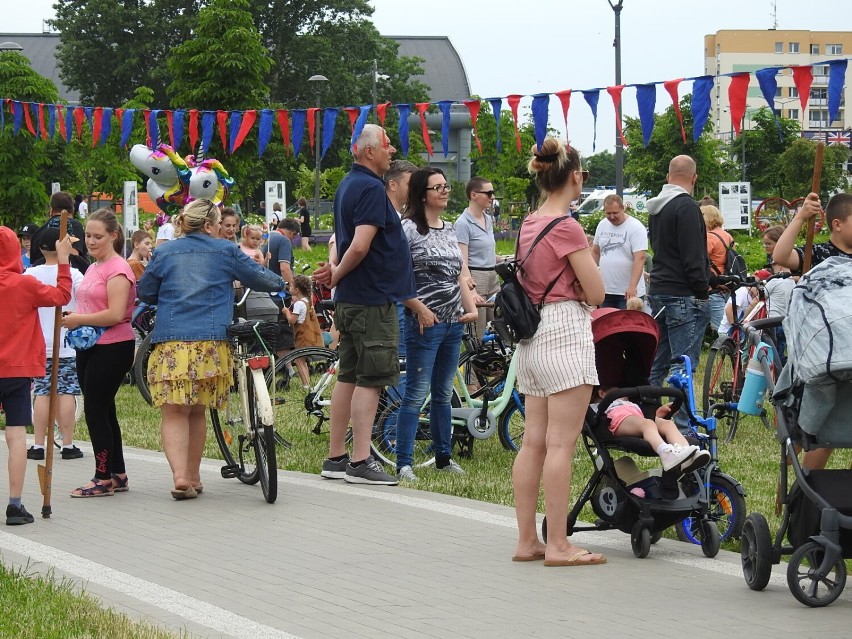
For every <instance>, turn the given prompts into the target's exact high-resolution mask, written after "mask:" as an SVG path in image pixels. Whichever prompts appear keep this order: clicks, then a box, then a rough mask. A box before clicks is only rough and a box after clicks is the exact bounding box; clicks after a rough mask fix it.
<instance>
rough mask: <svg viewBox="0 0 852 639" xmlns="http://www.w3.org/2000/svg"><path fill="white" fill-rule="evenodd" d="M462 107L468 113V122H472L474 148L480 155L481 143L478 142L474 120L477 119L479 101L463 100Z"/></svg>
mask: <svg viewBox="0 0 852 639" xmlns="http://www.w3.org/2000/svg"><path fill="white" fill-rule="evenodd" d="M464 105H465V106H466V107H467V110H468V112H470V121H471V122H473V139H474V140H475V141H476V148H477V149H479V152H480V153H482V142H480V141H479V133H478V132H477V130H476V119H477V118H478V117H479V109H480V107H481V106H482V104H481V103H480V101H479V100H465V101H464Z"/></svg>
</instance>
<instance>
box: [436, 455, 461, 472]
mask: <svg viewBox="0 0 852 639" xmlns="http://www.w3.org/2000/svg"><path fill="white" fill-rule="evenodd" d="M435 470H437V471H440V472H442V473H454V474H456V475H465V474H466V473H465V472H464V468H462V467H461V466H459V465H458V464H457V463H456V462H455V460H453V459H451V460H450V463H449V464H448V465H446V466H444V467H443V468H438V467H437V466H435Z"/></svg>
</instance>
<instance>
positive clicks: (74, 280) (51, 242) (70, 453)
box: [24, 228, 83, 460]
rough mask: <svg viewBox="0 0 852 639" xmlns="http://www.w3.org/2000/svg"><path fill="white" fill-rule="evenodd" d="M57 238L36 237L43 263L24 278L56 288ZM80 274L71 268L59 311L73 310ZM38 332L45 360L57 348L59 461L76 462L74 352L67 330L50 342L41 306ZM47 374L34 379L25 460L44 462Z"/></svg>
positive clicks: (51, 234)
mask: <svg viewBox="0 0 852 639" xmlns="http://www.w3.org/2000/svg"><path fill="white" fill-rule="evenodd" d="M58 239H59V229H54V228H48V229H45V231H44V232H43V233H42V234H41V236H40V243H41V245H40V246H39V248H40V249H41V252H42V254H43V255H44V260H45V263H44V264H40V265H38V266H31V267H30V268H28V269H27V270H25V271H24V275H29V276H31V277H34V278H36V279H37V280H38V281H39V282H41V283H42V284H46V285H48V286H54V285H56V279H57V272H58V270H59V259H58V257H57V254H56V248H55V247H56V241H57V240H58ZM82 281H83V274H82V273H81V272H80V271H78V270H77V269H76V268H73V267H72V268H71V301H70V302H68V304H66V305H65V306H63V307H62V310H63V311H73V310H75V309H76V307H77V305H76V301H75V293H76V290H77V287H78V286H79V285H80V282H82ZM38 316H39V322H40V324H41V332H42V335H43V337H44V343H45V345H46V346H47V358H48V361H50V358H51V357H53V349H54V348H58V349H59V379H58V380H57V393H58V397H57V401H58V404H57V412H56V419H57V422H59V430H60V431H61V433H62V451H61V455H62V459H79V458H80V457H82V456H83V451H81V450H80V449H79V448H77V447H76V446H75V445H74V444H73V443H72V442H71V439H72V437H73V436H74V424H75V422H76V421H77V401H76V399H75V396H77V397H79V395H80V394H81V391H80V383H79V381H78V380H77V352H76V351H75V350H74V349H73V348H71V347H70V346H67V345H66V344H65V333H66V332H67V329H65V328H64V327H63V328H61V329H60V333H59V344H54V343H53V321H54V318H55V313H54V310H53V309H52V308H46V307H42V308H40V309H39V310H38ZM50 377H51V375H50V371H47V374H45V375H44V376H43V377H40V378H39V377H37V378H36V379H35V380H34V384H33V394H34V395H35V399H34V401H33V433H34V434H35V443H34V444H33V445H32V446H30V448H29V450H27V459H36V460H42V459H44V438H45V433H46V432H47V431H48V430H50V428H49V424H48V423H47V422H48V406H49V396H50Z"/></svg>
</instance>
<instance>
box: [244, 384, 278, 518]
mask: <svg viewBox="0 0 852 639" xmlns="http://www.w3.org/2000/svg"><path fill="white" fill-rule="evenodd" d="M255 380H257V381H259V382H263V378H262V377H261V376H260V375H258V376H257V377H255V376H253V375H250V376H249V378H248V384H247V387H248V388H247V390H248V391H249V393H248V396H249V415H250V416H251V420H252V429H253V431H254V433H253V434H254V437H253V438H252V444H253V447H254V448H253V450H254V460H253V461H254V466H255V468H256V473H257V476H258V478H259V479H260V487H261V490H263V497H264V499H266V501H267V503H269V504H274V503H275V500H276V499H277V497H278V460H277V458H276V456H275V424H274V422H273V415H274V413H273V410H272V404H271V402H270V399H269V391H268V390H267V388H266V384H265V383H260V384H255Z"/></svg>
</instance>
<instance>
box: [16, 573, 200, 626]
mask: <svg viewBox="0 0 852 639" xmlns="http://www.w3.org/2000/svg"><path fill="white" fill-rule="evenodd" d="M101 606H102V602H101V601H100V600H98V599H96V598H94V597H92V596H91V595H88V594H86V593H85V592H78V591H77V588H76V587H75V585H74V583H73V582H72V581H69V580H67V579H57V578H55V577H54V576H52V575H50V574H48V575H47V576H44V575H40V574H37V573H34V572H29V571H27V570H26V569H24V568H21V569H19V570H11V569H9V568H8V567H6V566H4V565H2V564H0V608H1V609H3V610H5V611H6V612H5V613H4V614H3V615H0V637H19V638H25V637H33V638H36V637H37V638H38V639H52V638H55V639H60V638H65V637H80V638H85V637H91V638H95V637H97V638H98V639H100V638H104V639H108V638H115V639H167V638H168V639H174V637H175V636H176V635H175V634H173V633H170V632H166V631H164V630H161V629H157V628H154V627H153V626H150V625H147V624H143V623H139V622H136V621H133V620H131V619H130V618H129V617H127V616H126V615H123V614H120V613H117V612H114V611H113V610H104V609H103V608H102V607H101ZM181 636H185V635H184V634H183V633H181Z"/></svg>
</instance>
